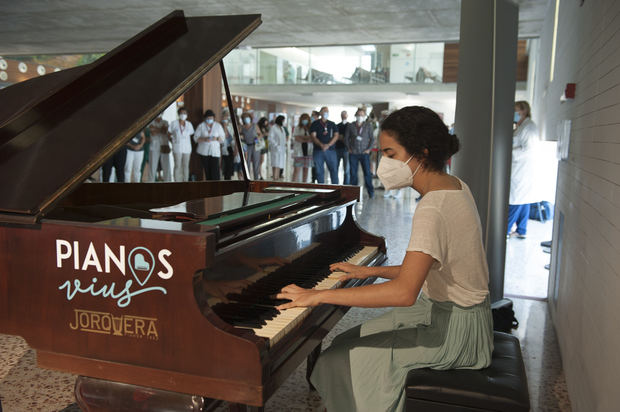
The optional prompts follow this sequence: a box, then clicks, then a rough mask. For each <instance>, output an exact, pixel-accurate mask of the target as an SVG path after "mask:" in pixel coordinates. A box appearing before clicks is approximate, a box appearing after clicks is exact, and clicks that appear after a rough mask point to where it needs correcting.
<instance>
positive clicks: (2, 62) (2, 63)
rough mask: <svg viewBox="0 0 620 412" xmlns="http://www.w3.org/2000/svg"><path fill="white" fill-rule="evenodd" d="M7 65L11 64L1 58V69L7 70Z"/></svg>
mask: <svg viewBox="0 0 620 412" xmlns="http://www.w3.org/2000/svg"><path fill="white" fill-rule="evenodd" d="M7 67H9V65H8V64H7V62H6V60H4V59H2V58H0V70H6V68H7Z"/></svg>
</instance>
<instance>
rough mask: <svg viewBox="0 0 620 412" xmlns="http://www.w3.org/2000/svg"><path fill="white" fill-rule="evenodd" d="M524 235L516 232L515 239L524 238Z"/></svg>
mask: <svg viewBox="0 0 620 412" xmlns="http://www.w3.org/2000/svg"><path fill="white" fill-rule="evenodd" d="M525 237H526V236H525V235H522V234H521V233H517V239H525Z"/></svg>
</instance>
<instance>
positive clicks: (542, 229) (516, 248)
mask: <svg viewBox="0 0 620 412" xmlns="http://www.w3.org/2000/svg"><path fill="white" fill-rule="evenodd" d="M552 231H553V221H551V220H548V221H546V222H544V223H542V222H538V221H536V220H529V221H528V224H527V237H526V238H525V239H518V238H516V237H511V238H510V239H509V240H508V241H507V242H506V270H505V272H504V294H505V295H511V296H525V297H530V298H538V299H544V298H546V297H547V284H548V282H549V270H547V269H545V265H546V264H548V263H549V261H550V259H551V255H550V254H549V253H545V252H544V251H543V248H542V247H541V246H540V242H542V241H546V240H551V232H552Z"/></svg>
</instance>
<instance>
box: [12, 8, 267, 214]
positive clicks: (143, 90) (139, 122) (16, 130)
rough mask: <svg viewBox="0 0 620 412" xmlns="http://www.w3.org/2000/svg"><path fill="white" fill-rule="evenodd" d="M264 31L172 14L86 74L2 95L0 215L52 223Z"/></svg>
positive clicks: (246, 18)
mask: <svg viewBox="0 0 620 412" xmlns="http://www.w3.org/2000/svg"><path fill="white" fill-rule="evenodd" d="M260 23H261V20H260V15H258V14H253V15H240V16H213V17H185V16H184V14H183V12H182V11H175V12H173V13H171V14H169V15H168V16H166V17H165V18H163V19H162V20H160V21H158V22H157V23H155V24H154V25H152V26H151V27H149V28H147V29H146V30H144V31H143V32H141V33H140V34H138V35H136V36H135V37H133V38H132V39H130V40H128V41H127V42H125V43H123V44H122V45H120V46H119V47H117V48H116V49H114V50H112V51H111V52H109V53H107V54H106V55H105V56H103V57H101V58H100V59H99V60H97V61H95V62H93V63H91V64H90V65H88V66H81V67H78V68H75V69H71V70H67V71H64V73H63V72H58V73H54V74H50V75H47V76H42V77H40V78H36V79H33V80H29V81H26V82H23V83H18V84H16V85H14V86H10V87H8V88H6V89H4V90H0V102H1V103H0V107H1V109H0V214H4V215H5V217H8V215H13V216H14V217H16V218H19V216H21V217H22V218H26V217H28V216H30V217H31V219H33V220H34V219H38V218H39V217H40V216H41V215H45V214H46V212H47V211H49V210H50V209H51V208H52V207H53V206H54V205H55V204H56V203H57V202H58V201H59V200H60V199H62V198H63V197H64V196H66V195H67V194H68V193H70V192H71V191H72V190H74V189H75V188H76V187H77V186H78V185H80V184H81V183H82V182H83V181H84V180H85V179H86V178H87V177H88V176H90V175H91V174H92V173H93V172H94V171H95V170H97V168H98V167H100V166H101V165H102V164H103V163H104V162H105V160H106V159H107V158H109V157H110V156H111V155H112V154H113V153H114V152H116V151H117V150H118V149H119V148H121V147H122V146H123V145H125V143H126V142H127V141H128V140H129V139H130V138H131V137H133V136H134V135H135V134H137V133H138V132H139V131H140V130H141V129H143V128H144V127H145V126H146V125H147V124H148V122H150V121H151V120H152V119H153V118H155V116H156V115H157V114H158V113H160V112H162V111H163V110H164V109H165V108H166V107H168V106H169V105H170V104H171V103H172V102H174V101H175V99H176V98H177V97H178V96H180V95H181V94H182V93H183V92H185V91H186V90H187V89H189V88H190V87H191V86H192V84H193V83H194V82H196V81H197V80H199V79H200V78H201V77H202V76H203V75H205V74H206V73H207V72H208V71H209V69H211V67H213V66H214V65H215V64H217V63H218V62H219V61H220V60H221V59H222V58H224V56H226V54H228V53H229V52H230V51H231V50H232V49H233V48H235V47H236V46H237V45H238V44H239V43H240V42H241V41H242V40H243V39H244V38H245V37H247V36H248V35H249V34H250V33H251V32H252V31H254V30H255V29H256V28H257V27H258V26H259V25H260Z"/></svg>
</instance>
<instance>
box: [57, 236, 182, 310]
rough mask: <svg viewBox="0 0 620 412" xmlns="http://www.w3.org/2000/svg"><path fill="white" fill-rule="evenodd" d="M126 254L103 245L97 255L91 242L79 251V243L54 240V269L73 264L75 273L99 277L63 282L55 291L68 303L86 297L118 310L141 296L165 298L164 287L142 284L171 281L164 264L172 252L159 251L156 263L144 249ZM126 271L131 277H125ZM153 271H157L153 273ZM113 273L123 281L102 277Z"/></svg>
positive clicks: (170, 272)
mask: <svg viewBox="0 0 620 412" xmlns="http://www.w3.org/2000/svg"><path fill="white" fill-rule="evenodd" d="M80 250H86V253H84V254H81V253H80ZM126 250H127V249H126V247H125V246H124V245H120V246H118V252H117V251H116V250H113V249H112V248H111V247H110V246H109V245H108V244H107V243H103V251H101V248H100V249H99V252H97V248H96V247H95V244H94V243H93V242H90V243H89V245H88V248H85V249H81V248H80V242H79V241H73V242H69V241H68V240H64V239H56V267H57V268H59V269H62V268H63V267H64V266H65V265H67V266H69V265H71V263H73V269H74V270H76V271H83V272H90V273H92V274H93V275H94V272H96V273H97V275H98V276H100V277H97V276H92V277H91V278H90V281H88V282H84V281H83V280H80V279H73V280H70V279H67V280H66V281H64V282H63V283H62V284H61V285H60V286H59V287H58V289H60V290H63V289H64V290H65V291H66V294H67V300H72V299H73V298H74V297H75V295H76V294H78V293H80V294H90V295H91V296H100V297H103V298H108V299H114V300H116V304H117V306H118V307H121V308H123V307H126V306H128V305H129V304H130V303H131V299H132V298H133V297H134V296H137V295H140V294H143V293H147V292H161V293H163V294H164V295H165V294H166V293H167V291H166V289H165V288H164V287H161V286H148V287H147V286H146V284H147V283H148V282H149V280H151V278H152V275H153V274H156V275H157V277H158V278H160V279H163V280H168V279H170V278H171V277H172V275H173V274H174V270H173V268H172V265H171V264H170V262H169V261H168V258H169V257H170V256H171V255H172V252H171V251H170V250H168V249H161V250H160V251H159V252H158V253H157V259H156V258H155V255H154V254H153V253H152V252H151V251H150V250H149V249H147V248H146V247H144V246H137V247H134V248H133V249H131V250H130V251H129V253H126ZM127 267H128V268H129V272H130V273H131V277H129V275H128V273H127ZM156 269H160V270H157V271H156ZM115 271H118V272H120V273H121V274H122V276H123V277H125V278H126V279H123V280H122V281H121V282H116V281H109V280H107V279H106V278H108V276H106V274H111V273H113V272H115ZM127 277H129V279H127Z"/></svg>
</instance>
